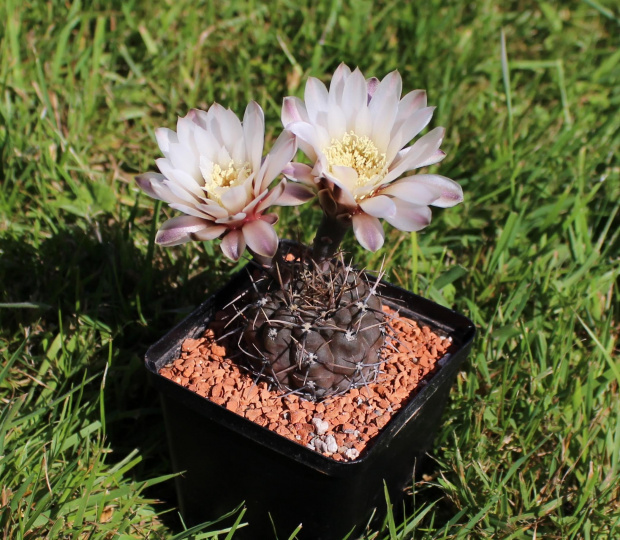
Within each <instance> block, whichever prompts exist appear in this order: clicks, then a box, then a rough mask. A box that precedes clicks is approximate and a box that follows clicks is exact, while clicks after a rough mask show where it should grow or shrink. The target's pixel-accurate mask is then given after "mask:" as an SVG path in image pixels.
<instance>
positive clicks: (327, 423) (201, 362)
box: [159, 308, 451, 461]
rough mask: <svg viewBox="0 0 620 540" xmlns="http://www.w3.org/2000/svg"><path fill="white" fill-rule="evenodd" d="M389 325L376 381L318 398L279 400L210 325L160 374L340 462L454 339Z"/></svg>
mask: <svg viewBox="0 0 620 540" xmlns="http://www.w3.org/2000/svg"><path fill="white" fill-rule="evenodd" d="M384 309H386V311H391V310H390V309H389V308H384ZM391 326H392V328H393V329H394V332H395V333H396V336H395V337H396V340H394V339H392V340H390V342H391V343H392V347H386V348H385V349H384V352H383V359H384V360H385V364H384V365H383V366H382V371H383V373H382V374H381V375H380V376H379V379H378V380H377V381H376V382H373V383H370V384H368V385H367V386H365V387H361V388H355V389H351V390H349V391H348V392H346V393H345V394H343V395H339V396H336V397H331V398H328V399H326V400H325V401H323V402H320V403H313V402H310V401H307V400H304V399H302V398H300V397H299V396H296V395H294V394H292V395H288V396H284V397H282V396H281V395H280V394H279V393H278V392H277V391H275V390H274V391H270V390H268V385H267V383H266V382H259V383H256V384H255V383H254V379H253V378H252V376H251V375H249V374H248V373H246V372H245V371H244V370H242V369H241V368H239V367H238V365H237V364H236V363H235V362H234V361H232V360H229V359H228V358H227V355H228V351H227V348H226V347H225V346H222V345H219V344H216V343H215V341H214V339H215V335H214V332H213V330H211V329H207V330H206V331H205V333H204V335H203V337H200V338H198V339H187V340H185V342H184V343H183V346H182V352H181V358H179V359H178V360H175V361H174V362H173V363H172V364H168V365H167V366H165V367H163V368H162V369H161V370H160V372H159V373H160V375H162V376H164V377H167V378H168V379H171V380H173V381H175V382H176V383H178V384H180V385H182V386H184V387H186V388H188V389H189V390H192V391H193V392H196V393H197V394H199V395H201V396H203V397H205V398H207V399H210V400H211V401H212V402H214V403H216V404H218V405H222V406H223V407H226V408H227V409H228V410H230V411H232V412H235V413H237V414H239V415H241V416H244V417H245V418H247V419H248V420H251V421H252V422H255V423H257V424H259V425H261V426H264V427H266V428H268V429H270V430H272V431H275V432H276V433H278V434H280V435H282V436H283V437H286V438H288V439H291V440H293V441H296V442H298V443H299V444H303V445H305V446H308V447H310V448H312V449H314V450H316V451H318V452H321V453H322V454H323V455H325V456H329V457H331V458H332V459H335V460H336V461H351V460H354V459H356V458H357V457H358V456H359V455H360V453H361V452H363V451H364V449H365V448H366V446H367V445H368V444H369V443H370V442H371V440H372V439H373V438H374V437H375V436H376V435H377V434H378V433H379V432H380V431H381V429H382V428H383V427H384V426H385V425H386V424H387V423H388V422H389V421H390V419H391V418H392V416H393V415H394V414H395V413H396V412H397V411H398V410H399V409H401V408H402V407H403V406H404V405H405V404H406V403H407V402H408V401H409V398H410V397H411V396H412V395H413V394H414V393H415V390H416V389H417V387H418V385H419V384H420V382H421V381H422V380H423V379H424V378H425V377H426V376H427V375H428V374H429V373H430V372H432V371H434V369H435V366H436V363H437V361H438V360H439V359H440V358H441V357H442V356H443V355H444V354H445V352H446V351H447V350H448V348H449V347H450V345H451V339H450V338H444V337H443V336H439V335H437V334H435V333H434V332H432V331H431V329H430V328H429V327H427V326H422V327H420V326H418V324H417V323H416V322H415V321H413V320H411V319H408V318H405V317H399V318H395V319H393V320H392V321H391ZM388 335H389V334H388ZM392 337H394V336H392ZM231 352H232V351H231Z"/></svg>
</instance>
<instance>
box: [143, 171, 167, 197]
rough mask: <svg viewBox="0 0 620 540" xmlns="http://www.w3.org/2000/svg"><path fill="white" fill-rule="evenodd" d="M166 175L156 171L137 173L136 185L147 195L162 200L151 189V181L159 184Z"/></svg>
mask: <svg viewBox="0 0 620 540" xmlns="http://www.w3.org/2000/svg"><path fill="white" fill-rule="evenodd" d="M165 178H166V177H165V176H164V175H163V174H159V173H156V172H147V173H143V174H139V175H138V176H136V177H135V180H136V184H138V187H139V188H140V189H141V190H142V191H144V193H146V194H147V195H148V196H149V197H153V199H159V200H160V201H163V200H164V199H162V198H161V197H160V196H159V195H158V194H157V192H156V191H155V190H154V189H153V183H157V184H161V183H162V182H163V181H164V179H165Z"/></svg>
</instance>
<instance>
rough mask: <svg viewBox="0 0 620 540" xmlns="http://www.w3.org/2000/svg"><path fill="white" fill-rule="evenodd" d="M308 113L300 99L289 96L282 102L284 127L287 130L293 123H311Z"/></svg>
mask: <svg viewBox="0 0 620 540" xmlns="http://www.w3.org/2000/svg"><path fill="white" fill-rule="evenodd" d="M309 121H310V119H309V118H308V111H307V110H306V106H305V105H304V102H303V101H302V100H301V99H299V98H298V97H293V96H288V97H285V98H284V101H283V102H282V125H283V126H284V127H285V128H286V127H288V125H289V124H292V123H293V122H309Z"/></svg>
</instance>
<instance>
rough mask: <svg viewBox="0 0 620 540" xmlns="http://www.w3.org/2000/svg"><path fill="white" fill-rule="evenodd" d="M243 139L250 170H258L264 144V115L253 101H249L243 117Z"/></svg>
mask: <svg viewBox="0 0 620 540" xmlns="http://www.w3.org/2000/svg"><path fill="white" fill-rule="evenodd" d="M243 138H244V139H245V153H246V157H247V159H248V161H249V162H250V165H251V167H252V170H254V171H257V170H258V169H259V168H260V163H261V158H262V157H263V144H264V142H265V115H264V114H263V109H261V107H260V105H259V104H258V103H256V102H255V101H250V103H248V106H247V107H246V109H245V114H244V115H243Z"/></svg>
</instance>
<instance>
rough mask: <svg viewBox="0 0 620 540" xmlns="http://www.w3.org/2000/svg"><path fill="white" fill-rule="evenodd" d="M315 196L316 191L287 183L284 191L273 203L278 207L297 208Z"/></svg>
mask: <svg viewBox="0 0 620 540" xmlns="http://www.w3.org/2000/svg"><path fill="white" fill-rule="evenodd" d="M315 195H316V191H315V190H313V189H312V188H310V187H308V186H305V185H303V184H297V183H295V182H287V183H286V185H285V186H284V191H283V193H282V195H280V197H279V198H278V200H277V201H276V202H275V203H274V204H276V205H278V206H297V205H299V204H303V203H305V202H308V201H309V200H310V199H312V198H313V197H314V196H315Z"/></svg>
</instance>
